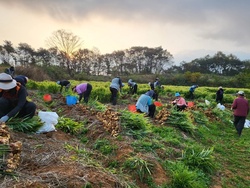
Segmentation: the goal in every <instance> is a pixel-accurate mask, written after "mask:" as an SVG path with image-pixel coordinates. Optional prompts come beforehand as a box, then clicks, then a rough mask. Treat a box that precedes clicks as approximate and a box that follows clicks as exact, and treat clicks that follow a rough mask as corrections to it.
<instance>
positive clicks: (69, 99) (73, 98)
mask: <svg viewBox="0 0 250 188" xmlns="http://www.w3.org/2000/svg"><path fill="white" fill-rule="evenodd" d="M76 103H77V97H76V96H71V95H68V96H66V104H67V105H68V106H71V105H74V104H76Z"/></svg>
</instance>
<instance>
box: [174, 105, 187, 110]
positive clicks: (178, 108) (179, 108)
mask: <svg viewBox="0 0 250 188" xmlns="http://www.w3.org/2000/svg"><path fill="white" fill-rule="evenodd" d="M176 106H177V111H183V110H185V109H186V108H187V106H186V105H182V106H178V105H176Z"/></svg>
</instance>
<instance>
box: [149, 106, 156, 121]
mask: <svg viewBox="0 0 250 188" xmlns="http://www.w3.org/2000/svg"><path fill="white" fill-rule="evenodd" d="M148 107H149V108H148V115H149V117H151V118H153V117H154V114H155V109H156V107H155V105H154V104H151V105H149V106H148Z"/></svg>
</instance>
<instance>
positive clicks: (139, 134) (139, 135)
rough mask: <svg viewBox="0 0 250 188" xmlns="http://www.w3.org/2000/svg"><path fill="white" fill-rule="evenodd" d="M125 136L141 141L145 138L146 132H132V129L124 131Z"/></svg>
mask: <svg viewBox="0 0 250 188" xmlns="http://www.w3.org/2000/svg"><path fill="white" fill-rule="evenodd" d="M124 134H125V135H127V136H131V137H132V138H134V139H141V138H143V137H145V136H146V135H147V134H148V131H146V130H132V129H128V130H126V131H125V133H124Z"/></svg>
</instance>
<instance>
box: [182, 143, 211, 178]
mask: <svg viewBox="0 0 250 188" xmlns="http://www.w3.org/2000/svg"><path fill="white" fill-rule="evenodd" d="M212 153H213V148H210V149H202V150H201V151H200V150H199V149H194V148H192V149H191V148H189V149H187V150H186V151H183V152H182V158H181V161H182V162H183V163H184V164H185V165H187V166H188V167H189V168H191V169H196V168H197V169H200V170H202V171H203V172H204V173H209V174H211V173H212V172H214V170H215V160H214V156H213V155H212Z"/></svg>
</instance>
